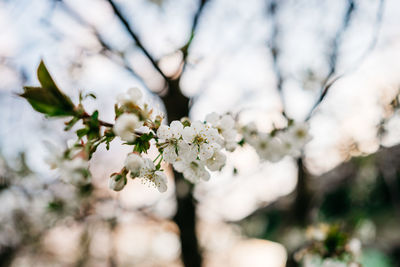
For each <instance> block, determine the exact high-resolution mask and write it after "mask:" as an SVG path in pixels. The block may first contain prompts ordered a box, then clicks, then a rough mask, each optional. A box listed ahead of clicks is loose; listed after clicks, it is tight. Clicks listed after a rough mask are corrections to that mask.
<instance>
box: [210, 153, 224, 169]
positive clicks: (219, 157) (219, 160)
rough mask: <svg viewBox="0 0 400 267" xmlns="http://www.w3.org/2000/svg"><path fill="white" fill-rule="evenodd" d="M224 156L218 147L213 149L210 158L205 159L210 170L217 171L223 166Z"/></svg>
mask: <svg viewBox="0 0 400 267" xmlns="http://www.w3.org/2000/svg"><path fill="white" fill-rule="evenodd" d="M225 163H226V156H225V154H224V153H222V152H221V151H220V150H219V149H215V150H214V154H213V155H212V157H211V158H209V159H207V160H206V166H207V168H208V169H209V170H210V171H219V170H221V169H222V167H224V166H225Z"/></svg>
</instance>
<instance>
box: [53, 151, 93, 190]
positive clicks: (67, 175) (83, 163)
mask: <svg viewBox="0 0 400 267" xmlns="http://www.w3.org/2000/svg"><path fill="white" fill-rule="evenodd" d="M58 168H59V172H60V177H61V179H62V180H63V181H65V182H68V183H71V184H73V185H84V184H87V183H89V182H90V172H89V162H88V161H87V160H84V159H83V158H81V157H75V158H73V159H71V160H69V159H63V160H61V161H59V164H58Z"/></svg>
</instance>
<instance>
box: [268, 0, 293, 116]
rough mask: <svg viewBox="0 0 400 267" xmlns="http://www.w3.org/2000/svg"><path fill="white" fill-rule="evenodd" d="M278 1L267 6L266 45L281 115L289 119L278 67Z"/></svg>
mask: <svg viewBox="0 0 400 267" xmlns="http://www.w3.org/2000/svg"><path fill="white" fill-rule="evenodd" d="M278 3H279V1H271V3H270V5H269V6H268V15H269V16H270V17H271V20H272V33H271V36H270V38H269V42H268V47H269V50H270V52H271V56H272V63H273V68H274V72H275V76H276V80H277V81H276V88H277V90H278V93H279V96H280V99H281V102H282V115H283V116H284V117H285V118H286V119H289V117H288V116H287V114H286V112H285V97H284V95H283V90H282V89H283V88H282V86H283V75H282V71H281V69H280V67H279V59H278V57H279V52H280V51H279V47H278V41H277V39H278V34H279V24H278V21H277V12H278V8H279V6H278Z"/></svg>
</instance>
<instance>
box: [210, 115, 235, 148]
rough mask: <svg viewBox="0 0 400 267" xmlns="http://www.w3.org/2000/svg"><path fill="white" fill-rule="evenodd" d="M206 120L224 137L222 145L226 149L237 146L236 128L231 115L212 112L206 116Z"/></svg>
mask: <svg viewBox="0 0 400 267" xmlns="http://www.w3.org/2000/svg"><path fill="white" fill-rule="evenodd" d="M206 121H207V122H208V123H210V124H211V125H212V126H213V127H215V128H216V129H217V130H218V132H219V133H220V134H221V135H222V137H223V138H224V143H225V144H224V146H225V149H226V150H228V151H233V150H235V148H236V147H237V141H236V137H237V130H236V125H235V120H234V119H233V117H232V116H231V115H228V114H225V115H223V116H220V115H218V114H217V113H215V112H213V113H210V114H208V115H207V116H206Z"/></svg>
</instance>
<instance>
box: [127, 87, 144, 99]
mask: <svg viewBox="0 0 400 267" xmlns="http://www.w3.org/2000/svg"><path fill="white" fill-rule="evenodd" d="M128 95H129V97H130V99H131V100H132V101H133V102H137V101H139V100H140V99H141V98H142V97H143V94H142V91H140V89H139V88H137V87H133V88H129V89H128Z"/></svg>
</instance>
